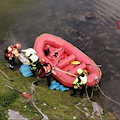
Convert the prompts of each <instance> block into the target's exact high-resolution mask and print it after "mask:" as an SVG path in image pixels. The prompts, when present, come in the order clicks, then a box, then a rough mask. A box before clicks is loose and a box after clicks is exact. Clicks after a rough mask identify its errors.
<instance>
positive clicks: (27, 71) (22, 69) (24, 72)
mask: <svg viewBox="0 0 120 120" xmlns="http://www.w3.org/2000/svg"><path fill="white" fill-rule="evenodd" d="M19 71H20V72H21V74H22V75H23V76H24V77H30V76H32V75H33V73H32V72H31V66H29V65H21V66H20V68H19Z"/></svg>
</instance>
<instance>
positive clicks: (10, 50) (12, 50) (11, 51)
mask: <svg viewBox="0 0 120 120" xmlns="http://www.w3.org/2000/svg"><path fill="white" fill-rule="evenodd" d="M20 48H21V45H20V44H19V43H17V44H15V45H10V46H8V47H7V48H6V49H5V50H4V52H5V53H4V57H5V60H7V61H8V62H9V63H10V69H11V70H15V68H14V66H15V65H17V63H16V62H15V57H19V52H18V50H19V49H20Z"/></svg>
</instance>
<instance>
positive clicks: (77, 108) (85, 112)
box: [75, 86, 95, 120]
mask: <svg viewBox="0 0 120 120" xmlns="http://www.w3.org/2000/svg"><path fill="white" fill-rule="evenodd" d="M85 91H87V86H86V88H85ZM92 96H93V89H92V93H91V97H90V98H89V97H87V98H85V99H83V100H82V101H81V103H82V102H83V101H85V100H89V101H90V99H91V98H92ZM81 103H78V104H76V105H75V107H76V108H77V109H78V110H80V111H81V112H82V113H84V114H86V113H87V112H86V111H84V110H82V109H81V108H79V107H78V105H80V104H81ZM91 118H92V117H91ZM92 119H94V118H92ZM94 120H95V119H94Z"/></svg>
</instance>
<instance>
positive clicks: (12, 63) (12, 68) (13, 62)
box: [8, 57, 15, 70]
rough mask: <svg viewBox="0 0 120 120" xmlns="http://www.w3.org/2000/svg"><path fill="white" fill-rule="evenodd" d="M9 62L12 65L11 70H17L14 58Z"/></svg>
mask: <svg viewBox="0 0 120 120" xmlns="http://www.w3.org/2000/svg"><path fill="white" fill-rule="evenodd" d="M8 62H9V63H10V69H11V70H15V68H14V65H15V58H14V57H12V59H11V60H9V59H8Z"/></svg>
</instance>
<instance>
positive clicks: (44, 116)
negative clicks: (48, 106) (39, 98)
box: [32, 101, 49, 120]
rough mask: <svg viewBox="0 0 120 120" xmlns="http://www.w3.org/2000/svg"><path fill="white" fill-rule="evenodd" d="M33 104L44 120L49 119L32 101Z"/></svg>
mask: <svg viewBox="0 0 120 120" xmlns="http://www.w3.org/2000/svg"><path fill="white" fill-rule="evenodd" d="M32 104H33V106H34V107H35V108H36V109H37V110H38V112H39V113H40V114H41V115H42V116H43V118H44V119H45V120H49V119H48V117H47V115H45V114H44V113H43V112H42V111H41V110H40V109H39V108H38V107H37V106H36V104H35V103H34V102H33V101H32Z"/></svg>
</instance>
